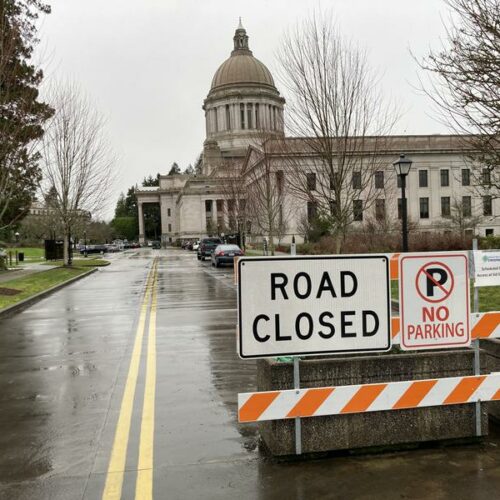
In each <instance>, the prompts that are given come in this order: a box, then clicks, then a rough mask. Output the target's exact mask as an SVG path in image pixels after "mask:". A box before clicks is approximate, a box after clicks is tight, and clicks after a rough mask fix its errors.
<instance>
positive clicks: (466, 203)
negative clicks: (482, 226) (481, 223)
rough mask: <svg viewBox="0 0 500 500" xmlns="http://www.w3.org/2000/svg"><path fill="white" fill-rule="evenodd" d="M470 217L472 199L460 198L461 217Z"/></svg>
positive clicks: (468, 197)
mask: <svg viewBox="0 0 500 500" xmlns="http://www.w3.org/2000/svg"><path fill="white" fill-rule="evenodd" d="M471 215H472V199H471V197H470V196H462V216H463V217H470V216H471Z"/></svg>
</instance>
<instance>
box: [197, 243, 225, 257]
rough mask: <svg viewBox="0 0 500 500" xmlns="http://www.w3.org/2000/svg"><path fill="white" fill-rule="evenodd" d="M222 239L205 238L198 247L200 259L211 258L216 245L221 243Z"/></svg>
mask: <svg viewBox="0 0 500 500" xmlns="http://www.w3.org/2000/svg"><path fill="white" fill-rule="evenodd" d="M221 243H222V240H221V239H220V238H203V239H202V240H201V241H200V246H199V247H198V253H197V256H198V260H205V257H208V258H210V257H211V255H212V254H213V252H214V250H215V247H216V246H217V245H220V244H221Z"/></svg>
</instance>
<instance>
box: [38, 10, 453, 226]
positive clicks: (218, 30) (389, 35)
mask: <svg viewBox="0 0 500 500" xmlns="http://www.w3.org/2000/svg"><path fill="white" fill-rule="evenodd" d="M47 1H49V3H51V5H52V14H50V15H49V16H47V17H46V18H45V19H44V20H43V24H42V27H41V39H42V42H41V44H40V48H39V52H40V53H41V54H43V60H45V62H46V64H45V71H46V76H47V79H48V80H50V79H51V78H55V79H71V80H74V81H76V82H78V84H79V85H80V86H81V88H82V89H84V91H85V92H87V93H88V95H89V96H90V98H91V99H92V101H93V102H94V104H95V106H96V107H97V108H98V109H99V110H100V112H101V113H102V114H103V115H104V116H105V117H106V119H107V122H108V133H109V138H110V141H111V143H112V145H113V147H114V150H115V152H116V154H117V158H118V162H117V169H118V176H117V181H116V183H115V185H114V186H113V188H112V189H110V199H111V202H110V205H109V207H108V208H107V210H106V212H105V216H106V218H108V219H109V218H111V217H112V214H113V209H114V205H115V203H116V198H117V196H118V194H119V193H120V191H125V190H126V189H127V188H128V187H130V186H131V185H134V184H136V183H140V182H141V180H142V178H143V177H144V176H147V175H149V174H156V173H157V172H161V173H167V172H168V170H169V168H170V165H171V164H172V162H174V161H176V162H177V163H179V165H180V166H181V168H182V169H184V168H185V167H186V166H187V165H188V164H189V163H194V161H195V159H196V157H197V156H198V154H199V153H200V152H201V149H202V146H203V140H204V138H205V124H204V116H203V111H202V109H201V106H202V103H203V99H204V98H205V97H206V95H207V93H208V90H209V88H210V83H211V80H212V76H213V74H214V73H215V71H216V70H217V68H218V66H219V65H220V64H221V63H222V62H223V61H224V60H225V59H226V58H227V57H228V56H229V53H230V51H231V50H232V44H233V41H232V37H233V34H234V30H235V28H236V26H237V24H238V17H239V16H241V17H242V18H243V25H244V27H245V28H246V30H247V34H248V35H249V36H250V48H251V49H252V51H253V53H254V56H256V57H257V58H259V59H260V60H261V61H262V62H264V63H265V64H266V65H267V66H268V67H269V69H270V70H271V72H272V73H275V71H273V70H274V69H275V67H276V65H277V63H276V60H275V53H276V49H277V47H278V46H279V43H280V39H281V37H282V35H283V32H284V31H285V30H286V29H287V27H289V26H291V25H293V24H294V23H295V22H297V21H298V20H300V18H301V17H304V16H306V15H308V13H309V12H311V10H312V9H314V7H315V6H318V5H320V6H322V7H323V8H331V9H332V10H333V12H334V13H335V17H336V19H337V22H338V24H339V26H340V28H341V30H342V31H343V33H344V34H345V36H346V37H349V38H351V39H352V40H353V41H355V42H358V43H359V44H360V45H361V46H363V47H365V48H366V49H367V50H368V53H369V56H370V60H371V62H372V65H373V67H375V68H376V69H378V70H379V71H380V72H381V73H382V74H383V77H382V82H383V86H384V91H385V92H386V94H387V96H388V97H390V98H394V99H396V100H397V101H398V102H399V104H400V106H401V108H402V110H403V111H404V113H403V116H402V118H401V120H400V122H399V124H398V126H397V129H396V130H395V132H396V133H406V134H433V133H445V132H446V130H445V129H444V127H443V126H442V125H441V124H439V123H438V122H437V121H436V120H435V119H433V118H432V116H431V115H432V114H433V113H432V106H431V103H430V102H429V99H428V98H426V97H425V96H422V95H420V94H419V92H417V91H416V90H415V89H414V87H415V86H416V85H417V84H418V68H417V67H416V64H415V62H414V61H413V59H412V57H411V55H410V53H409V51H410V49H411V50H412V52H413V53H414V54H415V55H417V56H421V55H424V54H426V53H427V52H428V50H429V48H430V47H437V46H439V44H440V39H441V38H442V37H443V36H444V28H443V23H442V19H443V18H446V16H447V10H446V7H445V5H444V2H443V0H418V1H415V0H329V1H325V0H140V1H139V0H104V1H103V0H47ZM278 90H279V89H278ZM284 97H285V98H286V95H285V96H284Z"/></svg>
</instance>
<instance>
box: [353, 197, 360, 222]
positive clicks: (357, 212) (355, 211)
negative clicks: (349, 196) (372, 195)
mask: <svg viewBox="0 0 500 500" xmlns="http://www.w3.org/2000/svg"><path fill="white" fill-rule="evenodd" d="M352 212H353V216H354V220H355V221H358V222H361V221H362V220H363V200H354V201H353V202H352Z"/></svg>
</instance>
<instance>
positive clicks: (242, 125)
mask: <svg viewBox="0 0 500 500" xmlns="http://www.w3.org/2000/svg"><path fill="white" fill-rule="evenodd" d="M240 121H241V128H242V129H243V130H244V129H245V105H244V104H240Z"/></svg>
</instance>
